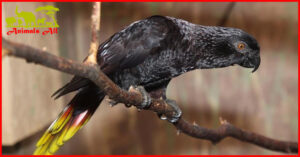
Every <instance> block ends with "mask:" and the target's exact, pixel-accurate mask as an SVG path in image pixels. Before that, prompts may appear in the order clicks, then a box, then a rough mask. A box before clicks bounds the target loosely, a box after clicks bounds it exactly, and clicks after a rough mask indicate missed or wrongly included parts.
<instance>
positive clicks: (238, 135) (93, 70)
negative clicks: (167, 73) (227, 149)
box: [2, 39, 298, 153]
mask: <svg viewBox="0 0 300 157" xmlns="http://www.w3.org/2000/svg"><path fill="white" fill-rule="evenodd" d="M2 45H3V47H4V49H6V50H7V51H9V53H10V55H12V56H15V57H19V58H23V59H26V60H27V61H28V62H33V63H37V64H41V65H43V66H46V67H49V68H52V69H56V70H59V71H62V72H66V73H69V74H73V75H77V76H81V77H85V78H88V79H90V80H91V81H93V82H94V83H95V84H96V85H97V86H99V88H101V89H103V90H104V92H105V93H106V94H107V95H108V96H109V97H110V99H113V100H115V101H116V102H120V103H124V104H131V105H133V106H135V107H139V105H140V103H141V102H142V95H141V93H139V92H138V91H136V90H133V89H131V90H130V92H127V91H125V90H122V89H121V88H119V87H118V86H117V85H116V84H114V82H112V81H111V80H110V79H109V78H108V77H107V76H106V75H105V74H104V73H103V72H102V71H101V70H100V68H99V67H97V65H91V64H88V63H76V62H73V61H71V60H68V59H64V58H61V57H57V56H54V55H52V54H50V53H47V52H45V51H42V50H38V49H35V48H32V47H30V46H26V45H23V44H17V43H13V42H10V41H7V40H5V39H2ZM146 110H151V111H154V112H156V113H164V114H165V115H166V116H167V117H169V116H172V112H170V111H172V109H171V108H170V106H169V105H168V104H167V103H166V102H165V101H164V100H161V99H153V100H152V103H151V105H150V107H149V108H147V109H146ZM221 122H222V123H221V125H220V127H219V128H218V129H216V130H214V129H208V128H204V127H201V126H198V125H196V124H191V123H189V122H187V121H185V120H184V119H183V118H181V119H179V121H178V122H177V123H174V126H175V127H176V128H177V129H178V130H179V131H180V132H183V133H185V134H187V135H189V136H192V137H196V138H199V139H206V140H210V141H212V142H213V143H218V142H219V141H221V140H222V139H224V138H225V137H232V138H235V139H238V140H241V141H245V142H248V143H252V144H255V145H258V146H260V147H263V148H266V149H270V150H275V151H280V152H286V153H298V143H297V142H285V141H279V140H274V139H270V138H267V137H264V136H262V135H259V134H256V133H253V132H249V131H245V130H242V129H240V128H237V127H235V126H233V125H231V124H230V123H228V122H226V121H224V120H222V121H221Z"/></svg>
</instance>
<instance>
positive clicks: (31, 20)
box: [16, 6, 36, 28]
mask: <svg viewBox="0 0 300 157" xmlns="http://www.w3.org/2000/svg"><path fill="white" fill-rule="evenodd" d="M16 15H17V17H19V18H23V19H24V22H25V26H24V27H25V28H27V27H34V26H35V24H36V18H35V15H34V14H33V13H32V12H26V11H21V12H18V6H16ZM19 26H20V24H19Z"/></svg>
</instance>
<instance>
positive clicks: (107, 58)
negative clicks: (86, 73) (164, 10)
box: [53, 16, 172, 98]
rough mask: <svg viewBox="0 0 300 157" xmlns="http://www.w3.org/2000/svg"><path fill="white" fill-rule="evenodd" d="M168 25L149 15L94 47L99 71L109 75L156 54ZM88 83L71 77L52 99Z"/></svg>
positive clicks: (160, 17) (86, 80)
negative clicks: (96, 48) (96, 50)
mask: <svg viewBox="0 0 300 157" xmlns="http://www.w3.org/2000/svg"><path fill="white" fill-rule="evenodd" d="M170 25H172V23H170V21H169V20H168V19H166V18H165V17H162V16H152V17H150V18H147V19H145V20H142V21H138V22H135V23H133V24H132V25H130V26H128V27H127V28H125V29H124V30H123V31H121V32H118V33H116V34H114V35H113V36H112V37H111V38H109V39H108V40H106V41H105V42H103V43H102V44H101V45H100V46H99V48H98V52H97V61H98V64H99V66H100V68H101V70H102V71H103V72H104V73H105V74H110V73H113V72H115V71H117V70H122V69H126V68H131V67H134V66H137V65H138V64H141V63H142V62H143V61H144V60H145V59H146V58H147V57H148V56H150V55H151V54H154V53H157V52H159V51H160V49H161V48H162V47H164V46H163V44H164V42H163V41H164V39H166V37H167V35H168V34H169V28H170V27H171V26H170ZM91 83H92V82H91V81H90V80H88V79H86V78H83V77H79V76H74V78H73V79H72V80H71V81H70V82H69V83H67V84H66V85H65V86H63V87H62V88H60V89H58V90H57V91H56V92H55V93H54V94H53V96H55V98H59V97H60V96H63V95H65V94H68V93H70V92H73V91H76V90H78V89H80V88H82V87H85V86H88V85H89V84H91Z"/></svg>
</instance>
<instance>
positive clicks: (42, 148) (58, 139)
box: [34, 106, 92, 155]
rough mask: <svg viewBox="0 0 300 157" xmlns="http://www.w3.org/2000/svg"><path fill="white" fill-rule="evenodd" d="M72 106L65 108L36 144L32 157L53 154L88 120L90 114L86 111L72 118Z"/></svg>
mask: <svg viewBox="0 0 300 157" xmlns="http://www.w3.org/2000/svg"><path fill="white" fill-rule="evenodd" d="M72 110H73V109H72V106H67V107H66V108H65V109H64V111H62V113H61V114H60V115H61V116H60V117H59V118H57V119H56V120H55V121H54V122H53V123H52V124H51V125H50V127H49V128H48V129H47V130H46V132H45V133H44V135H43V136H42V138H41V139H40V140H39V141H38V143H37V145H36V146H37V149H36V151H35V152H34V155H43V154H54V153H55V152H56V151H57V150H58V149H59V148H60V147H61V146H62V145H63V144H64V143H65V142H67V141H68V140H69V139H71V138H72V137H73V136H74V135H75V133H76V132H77V131H78V130H79V129H80V128H82V127H83V126H84V125H85V124H86V123H87V122H88V120H89V119H90V117H91V115H92V112H90V111H88V110H86V111H84V112H82V113H80V114H78V115H76V116H72V113H73V112H72Z"/></svg>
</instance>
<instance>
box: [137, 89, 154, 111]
mask: <svg viewBox="0 0 300 157" xmlns="http://www.w3.org/2000/svg"><path fill="white" fill-rule="evenodd" d="M133 88H135V89H136V90H138V91H139V92H141V93H142V96H143V102H142V103H141V104H140V105H139V106H137V108H138V109H145V108H147V107H149V106H150V104H151V97H150V95H149V94H148V92H147V91H146V90H145V88H144V87H142V86H134V87H133Z"/></svg>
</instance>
